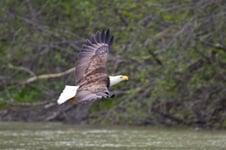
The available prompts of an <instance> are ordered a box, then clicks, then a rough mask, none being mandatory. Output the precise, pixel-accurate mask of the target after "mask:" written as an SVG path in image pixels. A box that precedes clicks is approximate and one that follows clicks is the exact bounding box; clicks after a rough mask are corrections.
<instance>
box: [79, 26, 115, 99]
mask: <svg viewBox="0 0 226 150" xmlns="http://www.w3.org/2000/svg"><path fill="white" fill-rule="evenodd" d="M112 42H113V36H112V35H110V31H109V30H107V31H102V32H97V33H96V34H95V35H93V36H91V38H90V39H88V40H87V41H86V42H85V43H84V44H83V47H82V49H81V51H80V53H79V58H78V61H77V65H76V71H75V78H76V85H78V86H79V89H78V91H77V94H76V100H77V101H78V102H87V101H94V100H97V99H101V98H105V97H108V96H109V91H108V84H109V78H108V74H107V68H106V64H107V57H108V52H109V49H110V46H111V44H112Z"/></svg>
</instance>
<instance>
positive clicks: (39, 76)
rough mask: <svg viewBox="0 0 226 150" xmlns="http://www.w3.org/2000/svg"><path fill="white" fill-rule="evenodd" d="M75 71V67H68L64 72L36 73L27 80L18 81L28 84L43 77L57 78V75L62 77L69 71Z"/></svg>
mask: <svg viewBox="0 0 226 150" xmlns="http://www.w3.org/2000/svg"><path fill="white" fill-rule="evenodd" d="M74 71H75V67H73V68H70V69H68V70H66V71H64V72H60V73H53V74H42V75H38V76H33V77H31V78H29V79H27V80H24V81H22V82H20V83H21V84H29V83H32V82H34V81H36V80H43V79H51V78H58V77H62V76H65V75H67V74H70V73H71V72H74Z"/></svg>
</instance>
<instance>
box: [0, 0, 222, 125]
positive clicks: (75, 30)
mask: <svg viewBox="0 0 226 150" xmlns="http://www.w3.org/2000/svg"><path fill="white" fill-rule="evenodd" d="M0 5H1V8H0V16H1V20H0V58H1V59H0V63H1V66H0V72H1V74H0V88H1V89H0V90H1V91H0V101H1V102H6V103H8V102H32V103H33V102H38V101H48V100H53V99H57V97H58V96H59V93H60V91H61V90H62V89H63V87H64V85H65V84H69V85H73V84H74V76H73V74H70V75H66V76H64V77H61V78H56V79H51V80H48V81H46V80H38V81H37V82H34V83H31V84H30V85H25V86H22V87H21V86H20V84H19V85H18V84H17V83H18V82H19V81H21V80H25V79H28V78H29V77H31V76H34V75H39V74H48V73H57V72H63V71H65V70H67V69H69V68H71V67H73V66H74V61H75V59H76V56H77V53H78V50H79V47H80V46H81V41H83V40H84V39H85V38H87V37H88V36H89V35H90V34H92V33H94V32H96V31H97V30H102V29H106V28H110V29H111V31H112V33H113V35H114V36H115V43H114V45H113V48H112V50H111V52H110V59H109V73H110V74H128V75H129V78H130V80H129V81H128V82H127V83H121V84H120V85H117V86H116V87H114V88H113V90H116V91H120V92H122V93H123V94H120V96H117V97H116V98H114V99H113V100H112V101H103V102H100V103H97V104H95V105H94V106H93V107H92V108H91V109H90V115H89V116H95V117H93V118H94V119H93V120H92V117H90V118H88V119H89V121H90V122H97V123H98V122H100V120H101V123H112V124H114V123H123V124H142V123H143V122H146V121H147V120H148V121H150V120H152V121H153V122H155V123H166V124H169V123H172V124H175V120H173V119H172V118H174V117H175V118H180V119H181V120H184V121H181V122H183V123H188V124H189V123H190V124H193V123H194V122H196V121H197V120H199V119H200V118H204V122H205V123H206V124H208V122H211V119H213V118H214V117H213V116H211V115H209V117H206V116H205V115H203V114H211V113H210V112H212V113H213V112H214V111H218V110H221V109H223V110H224V108H222V107H223V106H224V105H223V104H222V105H221V103H222V99H224V98H225V96H224V94H223V93H224V91H225V84H226V81H225V73H226V72H225V69H224V66H225V63H226V59H225V57H226V53H225V42H226V41H225V39H226V38H225V36H226V35H225V33H226V25H225V23H224V20H225V15H224V14H225V7H226V3H225V1H223V0H219V1H210V0H207V1H206V0H200V1H192V0H186V1H172V0H167V1H165V0H164V1H163V0H149V1H147V0H141V1H134V0H127V1H121V0H114V1H101V0H92V1H91V0H66V1H65V0H47V1H46V0H39V1H15V0H14V1H10V0H2V1H1V2H0ZM214 89H217V90H218V91H217V92H216V91H215V90H214ZM215 92H216V93H217V94H216V93H215ZM203 95H204V96H203ZM211 95H218V96H216V97H212V96H211ZM200 97H205V98H202V99H201V100H200ZM209 101H212V102H215V103H211V102H209ZM202 104H203V105H206V108H207V109H206V108H203V107H202ZM186 105H189V107H187V106H186ZM207 106H208V107H207ZM220 106H222V107H220ZM156 109H157V110H156ZM200 109H202V110H203V111H202V112H200V113H199V112H197V111H198V110H200ZM215 109H216V110H215ZM156 113H158V114H156ZM165 113H166V114H167V115H168V116H172V117H171V118H170V117H169V118H164V117H165V116H164V117H163V116H161V115H162V114H165ZM224 115H225V113H224V111H221V112H219V114H218V115H216V116H217V118H218V119H219V118H220V119H219V120H220V121H219V122H221V123H222V124H225V121H222V118H223V117H222V116H224ZM207 116H208V115H207ZM216 116H215V117H216ZM161 117H163V118H161ZM180 119H179V120H180ZM109 120H110V122H109ZM162 120H171V121H172V122H170V121H168V122H167V121H166V122H164V121H162ZM185 120H186V121H185ZM176 123H178V122H176ZM211 124H214V123H212V122H211Z"/></svg>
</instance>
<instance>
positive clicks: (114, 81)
mask: <svg viewBox="0 0 226 150" xmlns="http://www.w3.org/2000/svg"><path fill="white" fill-rule="evenodd" d="M109 79H110V86H113V85H115V84H117V83H119V82H121V81H126V80H129V77H128V76H125V75H117V76H109Z"/></svg>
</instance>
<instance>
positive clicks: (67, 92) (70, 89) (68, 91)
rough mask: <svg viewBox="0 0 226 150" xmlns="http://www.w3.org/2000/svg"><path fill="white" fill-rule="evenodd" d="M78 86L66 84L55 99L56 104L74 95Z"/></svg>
mask: <svg viewBox="0 0 226 150" xmlns="http://www.w3.org/2000/svg"><path fill="white" fill-rule="evenodd" d="M78 87H79V86H70V85H66V86H65V88H64V90H63V92H62V93H61V94H60V97H59V98H58V100H57V104H59V105H60V104H63V103H65V102H66V101H68V100H69V99H71V98H73V97H75V95H76V93H77V89H78Z"/></svg>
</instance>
